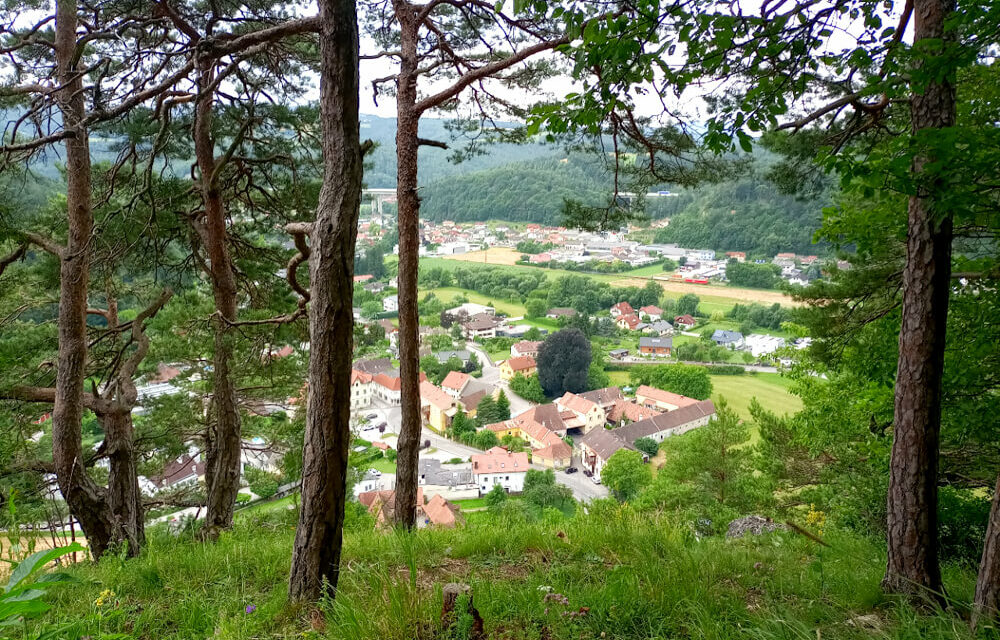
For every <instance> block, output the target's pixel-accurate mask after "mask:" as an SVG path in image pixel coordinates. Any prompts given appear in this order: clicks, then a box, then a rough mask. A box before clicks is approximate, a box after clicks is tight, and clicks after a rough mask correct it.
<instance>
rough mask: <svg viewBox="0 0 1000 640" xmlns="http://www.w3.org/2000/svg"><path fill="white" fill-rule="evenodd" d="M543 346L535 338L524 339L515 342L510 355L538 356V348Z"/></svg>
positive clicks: (515, 356)
mask: <svg viewBox="0 0 1000 640" xmlns="http://www.w3.org/2000/svg"><path fill="white" fill-rule="evenodd" d="M541 347H542V343H541V342H538V341H535V340H522V341H520V342H515V343H514V344H513V345H511V347H510V355H511V356H512V357H514V358H517V357H520V356H530V357H532V358H537V357H538V350H539V349H540V348H541Z"/></svg>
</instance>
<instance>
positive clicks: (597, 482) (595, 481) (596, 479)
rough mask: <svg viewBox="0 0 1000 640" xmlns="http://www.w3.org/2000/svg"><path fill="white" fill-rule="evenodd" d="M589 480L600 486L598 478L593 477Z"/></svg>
mask: <svg viewBox="0 0 1000 640" xmlns="http://www.w3.org/2000/svg"><path fill="white" fill-rule="evenodd" d="M591 480H593V481H594V484H601V478H600V477H598V476H594V477H593V478H591Z"/></svg>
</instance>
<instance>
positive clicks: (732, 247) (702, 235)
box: [650, 177, 831, 256]
mask: <svg viewBox="0 0 1000 640" xmlns="http://www.w3.org/2000/svg"><path fill="white" fill-rule="evenodd" d="M669 200H670V202H668V203H662V204H661V202H659V201H657V202H655V203H651V205H650V214H651V215H653V216H654V217H657V214H658V213H661V214H662V215H669V216H670V226H669V227H666V228H665V229H662V230H660V231H659V232H658V233H657V235H656V241H657V242H676V243H678V244H680V245H682V246H686V247H704V248H709V249H715V250H716V251H746V252H750V253H759V254H762V255H764V256H773V255H774V254H776V253H779V252H782V251H793V252H795V253H805V254H808V253H817V252H819V251H822V248H820V247H817V246H816V245H813V244H812V237H813V233H814V232H815V231H816V229H818V228H819V225H820V222H821V220H822V217H823V207H824V206H828V205H829V204H831V202H830V201H829V200H826V199H820V200H800V199H797V198H795V197H794V196H789V195H786V194H783V193H780V192H779V191H778V189H777V188H776V187H775V186H774V185H773V184H771V183H770V182H768V181H766V180H765V179H764V178H762V177H748V178H744V179H742V180H738V181H734V182H725V183H721V184H716V185H705V186H702V187H699V188H697V189H689V190H684V191H682V192H681V195H680V196H679V197H677V198H670V199H669ZM664 205H666V206H667V207H669V210H661V211H657V209H656V207H663V206H664Z"/></svg>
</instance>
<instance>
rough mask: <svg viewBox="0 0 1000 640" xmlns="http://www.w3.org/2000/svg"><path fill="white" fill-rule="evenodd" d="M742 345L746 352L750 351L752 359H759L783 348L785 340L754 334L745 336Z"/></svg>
mask: <svg viewBox="0 0 1000 640" xmlns="http://www.w3.org/2000/svg"><path fill="white" fill-rule="evenodd" d="M744 343H745V346H746V348H747V350H748V351H750V353H751V354H752V355H753V357H755V358H759V357H761V356H767V355H771V354H772V353H774V352H775V351H777V350H778V349H780V348H782V347H784V346H785V339H784V338H779V337H777V336H768V335H763V334H759V333H754V334H751V335H749V336H747V337H746V339H745V340H744Z"/></svg>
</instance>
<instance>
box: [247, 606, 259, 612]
mask: <svg viewBox="0 0 1000 640" xmlns="http://www.w3.org/2000/svg"><path fill="white" fill-rule="evenodd" d="M256 610H257V605H255V604H248V605H247V613H248V614H250V613H253V612H254V611H256Z"/></svg>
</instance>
